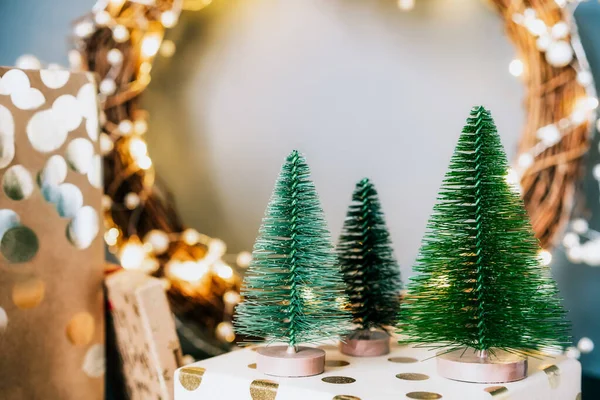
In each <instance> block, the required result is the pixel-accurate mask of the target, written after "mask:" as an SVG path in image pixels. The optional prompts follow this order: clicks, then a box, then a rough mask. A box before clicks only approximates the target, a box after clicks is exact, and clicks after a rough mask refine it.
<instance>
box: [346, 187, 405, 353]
mask: <svg viewBox="0 0 600 400" xmlns="http://www.w3.org/2000/svg"><path fill="white" fill-rule="evenodd" d="M337 250H338V255H339V259H340V264H341V266H342V273H343V274H344V281H345V282H346V293H347V294H348V297H349V299H350V309H351V311H352V315H353V319H354V323H355V324H356V325H357V326H358V329H357V330H356V331H355V332H354V333H352V334H350V335H349V336H348V337H347V338H346V340H344V342H342V344H341V350H342V352H344V353H346V354H350V355H365V354H364V353H363V351H367V353H368V355H381V354H386V353H388V352H389V336H388V334H387V333H385V334H378V332H373V331H372V330H376V329H379V330H383V331H386V326H392V325H395V324H396V322H397V317H398V311H399V307H400V289H401V282H400V269H399V268H400V267H399V265H398V262H397V261H396V259H395V257H394V254H393V250H392V243H391V241H390V235H389V233H388V230H387V227H386V224H385V219H384V215H383V212H382V211H381V204H380V203H379V198H378V195H377V191H376V190H375V187H374V186H373V184H372V183H371V182H370V181H369V180H368V179H366V178H365V179H363V180H361V181H360V182H358V183H357V184H356V189H355V191H354V194H353V195H352V204H351V205H350V208H349V210H348V214H347V216H346V221H345V223H344V228H343V231H342V235H341V236H340V241H339V244H338V248H337ZM386 332H387V331H386ZM375 338H380V341H381V344H380V345H379V344H378V341H377V340H374V339H375ZM362 340H368V341H369V342H370V346H369V347H370V348H369V347H367V346H368V345H367V343H369V342H364V343H361V341H362ZM374 346H375V348H374Z"/></svg>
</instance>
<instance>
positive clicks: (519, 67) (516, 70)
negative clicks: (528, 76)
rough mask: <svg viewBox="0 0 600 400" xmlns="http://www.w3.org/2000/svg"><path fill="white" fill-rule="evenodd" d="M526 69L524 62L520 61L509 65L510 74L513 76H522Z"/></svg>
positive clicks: (514, 61) (516, 60)
mask: <svg viewBox="0 0 600 400" xmlns="http://www.w3.org/2000/svg"><path fill="white" fill-rule="evenodd" d="M524 69H525V66H524V65H523V61H521V60H519V59H514V60H512V61H511V62H510V64H508V72H510V74H511V75H512V76H521V75H522V74H523V70H524Z"/></svg>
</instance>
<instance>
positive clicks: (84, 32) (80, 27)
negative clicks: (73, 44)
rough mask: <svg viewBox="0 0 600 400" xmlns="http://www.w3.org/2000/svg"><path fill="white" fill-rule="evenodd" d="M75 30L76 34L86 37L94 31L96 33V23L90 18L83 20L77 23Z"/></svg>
mask: <svg viewBox="0 0 600 400" xmlns="http://www.w3.org/2000/svg"><path fill="white" fill-rule="evenodd" d="M73 32H74V33H75V35H76V36H78V37H80V38H86V37H88V36H90V35H91V34H92V33H94V24H93V23H92V21H89V20H85V21H81V22H80V23H78V24H77V25H75V28H73Z"/></svg>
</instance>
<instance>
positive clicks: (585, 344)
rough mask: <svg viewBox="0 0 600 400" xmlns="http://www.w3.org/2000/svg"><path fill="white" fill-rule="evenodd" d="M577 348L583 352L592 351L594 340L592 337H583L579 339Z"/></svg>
mask: <svg viewBox="0 0 600 400" xmlns="http://www.w3.org/2000/svg"><path fill="white" fill-rule="evenodd" d="M577 349H579V351H581V352H582V353H583V354H588V353H591V352H592V351H593V350H594V342H593V341H592V339H590V338H587V337H582V338H581V339H579V342H577Z"/></svg>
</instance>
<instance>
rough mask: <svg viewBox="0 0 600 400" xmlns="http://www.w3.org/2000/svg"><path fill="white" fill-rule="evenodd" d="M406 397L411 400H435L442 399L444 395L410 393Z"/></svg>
mask: <svg viewBox="0 0 600 400" xmlns="http://www.w3.org/2000/svg"><path fill="white" fill-rule="evenodd" d="M406 397H408V398H409V399H421V400H435V399H441V398H442V395H441V394H437V393H433V392H410V393H406Z"/></svg>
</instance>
